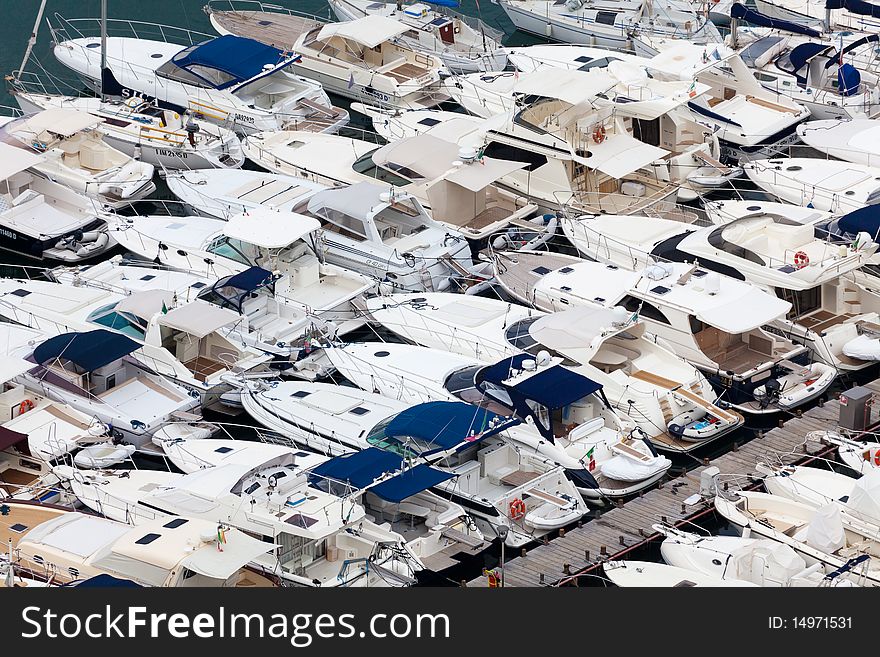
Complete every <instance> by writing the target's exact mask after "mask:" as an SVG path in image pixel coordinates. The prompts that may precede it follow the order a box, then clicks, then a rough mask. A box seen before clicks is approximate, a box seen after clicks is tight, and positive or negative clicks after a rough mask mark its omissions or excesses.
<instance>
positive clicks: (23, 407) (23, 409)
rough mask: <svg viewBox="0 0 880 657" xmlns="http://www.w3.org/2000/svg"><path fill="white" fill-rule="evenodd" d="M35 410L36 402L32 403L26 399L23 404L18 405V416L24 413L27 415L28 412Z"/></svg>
mask: <svg viewBox="0 0 880 657" xmlns="http://www.w3.org/2000/svg"><path fill="white" fill-rule="evenodd" d="M33 409H34V402H32V401H31V400H30V399H25V400H24V401H23V402H21V403H20V404H19V405H18V414H19V415H23V414H24V413H27V412H28V411H32V410H33Z"/></svg>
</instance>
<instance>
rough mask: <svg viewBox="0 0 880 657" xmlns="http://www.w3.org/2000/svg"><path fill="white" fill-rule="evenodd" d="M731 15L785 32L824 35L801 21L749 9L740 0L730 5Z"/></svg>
mask: <svg viewBox="0 0 880 657" xmlns="http://www.w3.org/2000/svg"><path fill="white" fill-rule="evenodd" d="M730 17H731V18H736V19H739V20H743V21H746V22H747V23H751V24H752V25H759V26H761V27H769V28H773V29H775V30H783V31H785V32H791V33H792V34H803V35H805V36H808V37H813V38H818V37H820V36H822V33H821V32H819V31H817V30H814V29H812V28H810V27H807V26H805V25H801V24H800V23H793V22H791V21H785V20H781V19H779V18H773V17H771V16H765V15H764V14H762V13H760V12H757V11H755V10H754V9H749V8H748V7H746V6H745V5H742V4H740V3H738V2H735V3H733V5H732V6H731V7H730Z"/></svg>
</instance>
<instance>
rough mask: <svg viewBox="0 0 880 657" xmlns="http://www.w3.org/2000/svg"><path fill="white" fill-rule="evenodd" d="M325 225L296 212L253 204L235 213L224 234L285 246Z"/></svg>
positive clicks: (249, 241) (266, 246)
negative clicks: (250, 207)
mask: <svg viewBox="0 0 880 657" xmlns="http://www.w3.org/2000/svg"><path fill="white" fill-rule="evenodd" d="M320 228H321V222H320V221H318V220H317V219H315V218H314V217H307V216H305V215H302V214H298V213H296V212H279V211H276V210H270V209H268V208H252V209H250V210H248V211H247V212H245V213H242V214H237V215H235V216H234V217H232V218H231V219H230V220H229V221H228V222H226V225H225V226H224V227H223V234H224V235H226V237H229V238H231V239H236V240H240V241H242V242H245V243H246V244H253V245H255V246H258V247H262V248H264V249H281V248H284V247H286V246H290V245H291V244H293V243H294V242H296V241H297V240H301V239H302V238H304V237H306V236H307V235H309V234H310V233H313V232H314V231H316V230H318V229H320Z"/></svg>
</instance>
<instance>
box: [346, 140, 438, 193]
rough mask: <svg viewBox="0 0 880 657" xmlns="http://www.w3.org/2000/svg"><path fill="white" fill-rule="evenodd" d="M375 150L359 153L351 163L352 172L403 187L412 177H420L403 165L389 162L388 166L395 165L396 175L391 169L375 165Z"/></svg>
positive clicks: (410, 181)
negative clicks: (397, 172) (363, 153)
mask: <svg viewBox="0 0 880 657" xmlns="http://www.w3.org/2000/svg"><path fill="white" fill-rule="evenodd" d="M376 150H379V149H376ZM375 152H376V151H375V150H373V151H370V152H369V153H367V154H365V155H361V156H360V157H359V158H358V159H357V160H356V161H355V163H354V164H352V165H351V168H352V169H353V170H354V172H355V173H359V174H361V175H363V176H369V177H370V178H375V179H376V180H381V181H382V182H385V183H388V184H389V185H394V186H395V187H405V186H406V185H409V184H410V183H412V181H413V180H414V179H418V178H421V177H422V176H420V175H419V174H417V173H416V172H415V171H412V170H411V169H408V168H406V167H403V166H397V165H391V164H389V166H392V167H396V168H395V170H396V171H399V173H400V175H397V174H396V173H394V172H393V171H389V170H388V169H386V168H384V167H380V166H377V165H376V163H375V162H373V153H375ZM404 176H407V177H408V178H405V177H404Z"/></svg>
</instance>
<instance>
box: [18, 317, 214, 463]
mask: <svg viewBox="0 0 880 657" xmlns="http://www.w3.org/2000/svg"><path fill="white" fill-rule="evenodd" d="M2 328H4V330H3V332H2V337H3V338H4V342H3V344H4V347H3V348H4V349H5V350H6V351H5V353H6V354H7V355H10V356H14V357H17V358H22V359H26V360H27V361H28V362H30V363H33V365H32V366H31V368H30V369H29V370H28V371H27V372H23V373H22V374H21V375H19V376H18V377H16V380H17V381H19V382H20V383H21V384H22V385H24V387H25V388H26V389H28V390H30V391H33V392H34V393H36V394H39V395H42V396H44V397H47V398H49V399H53V400H58V401H62V402H64V403H66V404H69V405H70V406H71V407H72V408H74V409H76V410H77V411H79V412H81V413H84V414H85V415H86V416H88V417H92V418H95V420H96V421H98V422H101V423H102V424H104V425H105V426H106V427H108V431H110V432H111V433H112V434H113V435H114V436H115V437H117V438H119V439H123V440H125V441H127V442H129V443H132V444H135V445H143V444H145V443H147V442H149V440H150V436H151V435H152V434H153V433H154V432H155V431H157V430H158V429H159V428H160V427H162V426H163V425H165V424H167V423H168V422H172V421H174V420H175V419H176V418H178V417H179V416H181V415H190V414H191V413H192V412H193V411H198V408H199V399H198V398H197V397H193V396H192V395H191V394H189V393H188V391H187V390H186V389H184V388H182V387H181V386H179V385H176V384H175V383H173V382H171V381H168V380H166V379H165V378H163V377H162V376H159V375H158V374H155V373H153V372H150V371H147V370H145V369H144V367H143V366H142V365H140V364H139V362H138V360H137V358H138V355H137V354H135V353H134V352H136V351H138V350H139V349H140V348H141V345H140V344H139V343H138V342H136V341H134V340H132V339H131V338H128V337H126V336H125V335H121V334H119V333H113V332H111V331H108V330H106V329H103V328H102V329H95V330H91V331H88V330H86V331H83V332H81V333H61V334H59V335H55V336H51V337H50V336H48V335H46V334H45V333H41V332H39V331H34V330H31V329H19V328H18V327H15V326H9V327H8V328H7V327H5V326H4V327H2ZM23 403H24V402H23Z"/></svg>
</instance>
